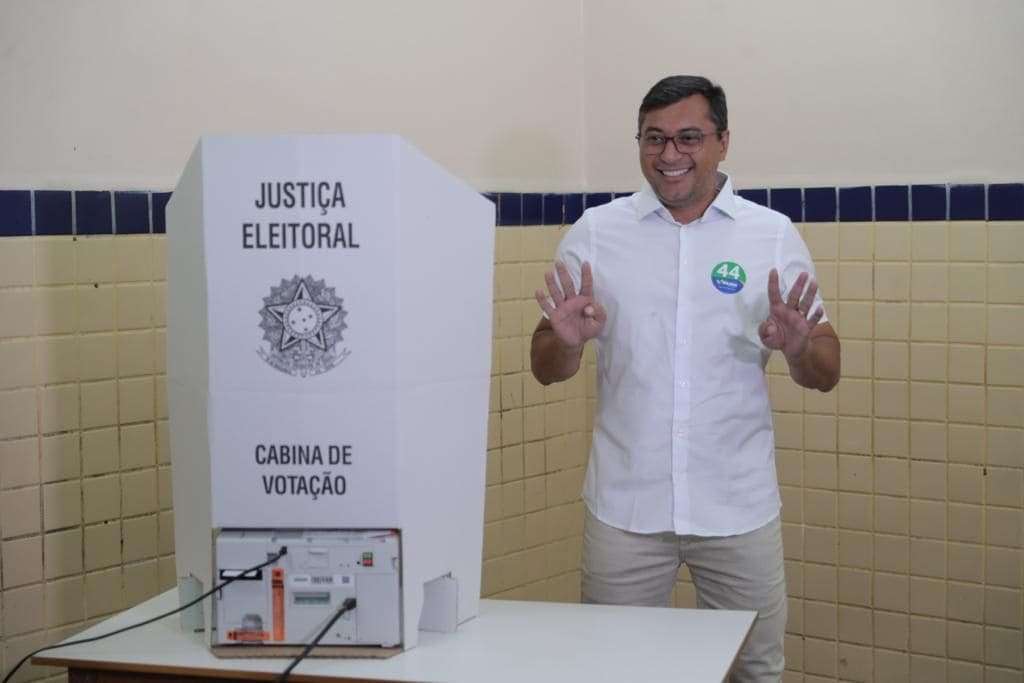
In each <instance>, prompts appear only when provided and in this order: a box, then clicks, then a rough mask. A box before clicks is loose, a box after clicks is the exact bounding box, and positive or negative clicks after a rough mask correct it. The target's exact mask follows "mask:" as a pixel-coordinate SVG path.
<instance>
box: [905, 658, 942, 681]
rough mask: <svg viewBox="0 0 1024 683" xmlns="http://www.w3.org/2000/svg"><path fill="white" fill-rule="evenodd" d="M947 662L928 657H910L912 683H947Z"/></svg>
mask: <svg viewBox="0 0 1024 683" xmlns="http://www.w3.org/2000/svg"><path fill="white" fill-rule="evenodd" d="M945 680H947V678H946V660H945V659H942V658H939V657H930V656H926V655H915V654H912V655H910V683H929V682H930V681H945Z"/></svg>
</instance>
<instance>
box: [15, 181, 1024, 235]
mask: <svg viewBox="0 0 1024 683" xmlns="http://www.w3.org/2000/svg"><path fill="white" fill-rule="evenodd" d="M482 194H483V196H484V197H486V198H487V199H489V200H490V201H492V202H494V204H495V219H496V224H497V225H499V226H534V225H571V224H572V223H575V222H576V221H577V220H579V218H580V216H581V215H582V214H583V211H584V210H585V209H588V208H592V207H595V206H600V205H602V204H606V203H608V202H610V201H614V200H615V199H618V198H620V197H628V196H629V195H631V194H633V193H632V192H585V193H584V192H566V193H561V192H546V193H541V192H525V193H524V192H485V193H482ZM737 194H739V195H740V196H742V197H745V198H746V199H748V200H750V201H753V202H756V203H758V204H761V205H763V206H770V207H771V208H772V209H774V210H775V211H778V212H779V213H782V214H784V215H785V216H788V217H789V219H790V220H792V221H793V222H794V223H800V222H808V223H830V222H836V221H840V222H845V221H872V220H874V221H908V220H913V221H943V220H951V221H966V220H979V221H984V220H989V221H1020V220H1024V183H990V184H982V183H975V184H940V183H935V184H917V185H875V186H871V185H862V186H857V187H830V186H824V187H806V188H799V187H776V188H745V189H742V190H739V191H738V192H737ZM170 196H171V193H170V192H147V191H144V190H137V191H125V190H117V191H112V190H77V191H72V190H51V189H46V190H16V189H6V190H5V189H0V237H19V236H20V237H26V236H32V235H39V236H46V235H110V234H118V235H146V234H164V233H166V231H167V225H166V214H165V209H166V206H167V201H168V199H170Z"/></svg>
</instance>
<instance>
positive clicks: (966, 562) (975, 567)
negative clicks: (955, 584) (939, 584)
mask: <svg viewBox="0 0 1024 683" xmlns="http://www.w3.org/2000/svg"><path fill="white" fill-rule="evenodd" d="M990 552H991V550H990ZM985 568H986V567H985V554H984V550H983V548H982V547H981V546H980V545H970V544H966V543H950V544H949V578H951V579H956V580H958V581H972V582H974V583H981V581H983V580H984V573H985Z"/></svg>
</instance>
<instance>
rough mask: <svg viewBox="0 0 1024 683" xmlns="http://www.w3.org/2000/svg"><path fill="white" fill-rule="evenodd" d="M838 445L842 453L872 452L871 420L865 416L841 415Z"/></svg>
mask: <svg viewBox="0 0 1024 683" xmlns="http://www.w3.org/2000/svg"><path fill="white" fill-rule="evenodd" d="M836 447H837V448H838V449H839V452H840V453H860V454H865V455H866V454H870V453H871V420H869V419H867V418H863V417H840V418H839V436H838V442H837V444H836Z"/></svg>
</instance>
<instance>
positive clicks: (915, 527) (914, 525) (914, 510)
mask: <svg viewBox="0 0 1024 683" xmlns="http://www.w3.org/2000/svg"><path fill="white" fill-rule="evenodd" d="M910 534H911V535H912V536H918V537H923V538H934V539H939V540H945V538H946V504H945V503H942V502H938V501H931V500H911V501H910Z"/></svg>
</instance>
